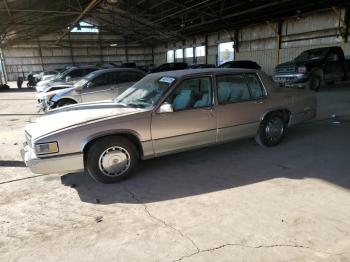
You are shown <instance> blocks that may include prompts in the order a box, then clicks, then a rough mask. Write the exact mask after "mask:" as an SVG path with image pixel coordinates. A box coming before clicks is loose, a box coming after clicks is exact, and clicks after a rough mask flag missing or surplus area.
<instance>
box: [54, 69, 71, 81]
mask: <svg viewBox="0 0 350 262" xmlns="http://www.w3.org/2000/svg"><path fill="white" fill-rule="evenodd" d="M70 71H72V69H71V68H69V69H66V70H64V71H63V72H61V73H59V74H58V75H57V77H56V78H57V79H59V78H62V77H64V76H65V75H67V74H68V73H69V72H70Z"/></svg>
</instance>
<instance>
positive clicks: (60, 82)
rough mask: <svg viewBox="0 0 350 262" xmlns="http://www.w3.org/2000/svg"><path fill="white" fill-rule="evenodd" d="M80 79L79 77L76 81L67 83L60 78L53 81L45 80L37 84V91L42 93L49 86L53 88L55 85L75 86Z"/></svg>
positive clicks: (72, 80)
mask: <svg viewBox="0 0 350 262" xmlns="http://www.w3.org/2000/svg"><path fill="white" fill-rule="evenodd" d="M80 79H82V77H77V78H74V79H71V80H70V81H68V82H66V81H64V80H62V79H60V78H53V79H48V80H43V81H40V82H39V83H38V84H37V90H38V91H39V92H42V91H43V90H45V89H46V88H47V87H49V86H53V85H55V86H56V85H73V84H74V83H76V82H78V81H79V80H80Z"/></svg>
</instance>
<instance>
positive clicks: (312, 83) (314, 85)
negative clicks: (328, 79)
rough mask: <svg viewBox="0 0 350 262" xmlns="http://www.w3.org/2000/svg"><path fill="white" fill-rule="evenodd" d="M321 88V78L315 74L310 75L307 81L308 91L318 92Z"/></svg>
mask: <svg viewBox="0 0 350 262" xmlns="http://www.w3.org/2000/svg"><path fill="white" fill-rule="evenodd" d="M321 86H322V78H321V77H320V76H319V75H317V74H311V76H310V80H309V89H310V90H313V91H318V90H319V89H320V88H321Z"/></svg>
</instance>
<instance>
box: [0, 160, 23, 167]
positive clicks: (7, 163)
mask: <svg viewBox="0 0 350 262" xmlns="http://www.w3.org/2000/svg"><path fill="white" fill-rule="evenodd" d="M0 166H2V167H25V166H26V165H25V164H24V162H23V161H13V160H0Z"/></svg>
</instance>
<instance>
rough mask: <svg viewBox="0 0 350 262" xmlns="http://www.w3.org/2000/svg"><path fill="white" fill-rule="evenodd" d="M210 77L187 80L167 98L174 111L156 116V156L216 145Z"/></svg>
mask: <svg viewBox="0 0 350 262" xmlns="http://www.w3.org/2000/svg"><path fill="white" fill-rule="evenodd" d="M211 82H212V80H211V78H210V77H197V78H191V79H186V80H184V81H183V82H182V83H180V84H179V86H178V87H177V88H175V90H174V91H173V92H172V93H171V94H170V95H169V97H168V98H167V99H166V103H169V104H171V105H172V107H173V109H174V112H171V113H154V114H153V116H152V125H151V131H152V140H153V147H154V151H155V153H156V155H161V154H166V153H171V152H176V151H181V150H185V149H190V148H194V147H198V146H202V145H207V144H213V143H215V142H216V112H215V110H214V108H213V95H212V94H213V92H212V88H211Z"/></svg>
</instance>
